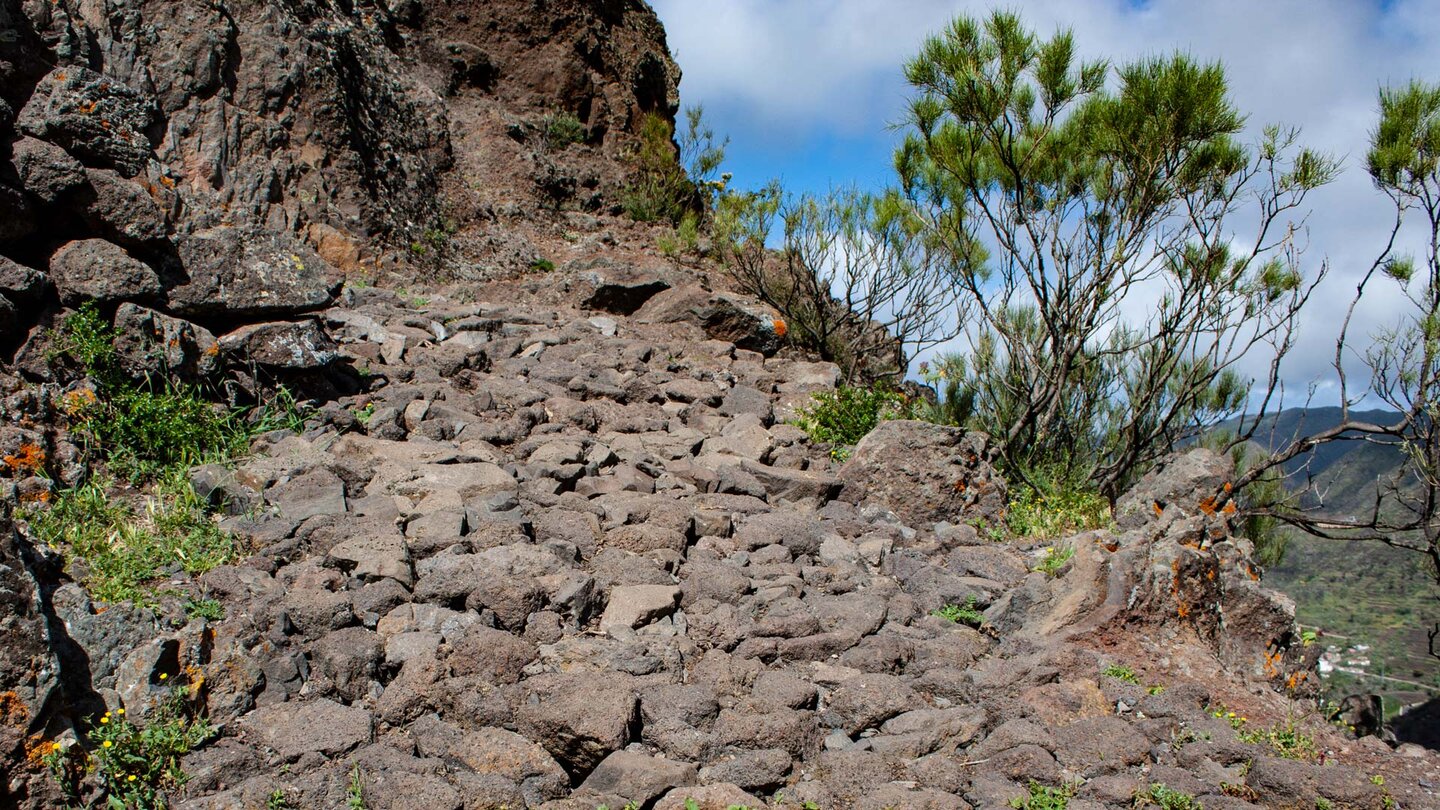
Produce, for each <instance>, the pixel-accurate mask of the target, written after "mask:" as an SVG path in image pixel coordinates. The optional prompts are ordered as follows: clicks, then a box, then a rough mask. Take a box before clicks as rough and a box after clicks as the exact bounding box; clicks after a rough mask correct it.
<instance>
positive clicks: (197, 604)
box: [185, 598, 225, 622]
mask: <svg viewBox="0 0 1440 810" xmlns="http://www.w3.org/2000/svg"><path fill="white" fill-rule="evenodd" d="M185 615H186V616H187V617H189V618H191V619H205V620H207V621H212V622H218V621H220V620H221V619H223V618H225V605H223V604H221V602H220V600H218V599H194V598H191V599H187V600H185Z"/></svg>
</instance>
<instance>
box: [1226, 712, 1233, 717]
mask: <svg viewBox="0 0 1440 810" xmlns="http://www.w3.org/2000/svg"><path fill="white" fill-rule="evenodd" d="M1225 716H1226V717H1234V716H1235V713H1234V712H1226V713H1225Z"/></svg>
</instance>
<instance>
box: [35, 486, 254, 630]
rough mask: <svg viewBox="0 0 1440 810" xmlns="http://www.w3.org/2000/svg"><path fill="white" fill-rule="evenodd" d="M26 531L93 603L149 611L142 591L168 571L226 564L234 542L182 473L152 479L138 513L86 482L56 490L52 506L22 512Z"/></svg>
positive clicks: (149, 596) (150, 595) (148, 595)
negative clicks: (57, 557) (130, 604)
mask: <svg viewBox="0 0 1440 810" xmlns="http://www.w3.org/2000/svg"><path fill="white" fill-rule="evenodd" d="M27 518H28V520H29V524H30V532H31V533H32V534H33V535H34V536H35V537H36V539H38V540H40V541H41V542H43V543H45V544H46V545H47V546H49V547H50V548H52V549H54V550H56V551H58V552H60V553H61V554H62V555H63V556H64V558H65V561H66V565H67V567H69V568H71V569H72V570H75V571H77V572H83V573H82V574H81V576H80V577H79V578H80V581H81V583H82V584H83V585H84V586H85V589H86V590H87V591H88V592H89V593H90V595H91V596H92V597H94V598H95V599H96V600H97V601H101V602H109V603H116V602H123V601H126V600H131V601H134V602H135V603H136V604H137V605H142V606H153V605H155V604H156V601H157V595H156V592H155V590H154V588H152V587H151V586H150V583H151V582H153V581H154V580H156V579H158V578H160V577H162V576H164V575H165V574H166V573H167V572H168V571H170V570H172V569H173V568H175V567H178V568H181V569H184V570H185V571H187V572H189V573H191V574H195V575H198V574H203V573H205V572H206V571H209V570H210V569H212V568H214V567H216V566H218V565H223V564H225V563H228V562H231V561H233V560H234V559H235V558H236V556H237V553H238V549H237V548H236V544H235V540H234V538H233V537H231V536H230V535H229V534H227V533H226V532H224V531H222V530H221V529H220V527H219V526H218V525H217V524H216V523H215V522H214V521H213V520H211V519H210V518H209V516H208V515H207V514H206V504H205V503H204V501H203V500H202V499H201V498H200V496H199V495H197V494H196V493H195V490H194V488H193V487H192V486H191V485H190V482H189V480H188V479H187V478H186V477H185V473H184V471H183V470H176V471H173V472H171V473H169V474H168V475H167V476H166V477H165V478H163V479H161V480H160V481H159V482H157V484H156V486H155V490H154V494H153V495H151V496H150V497H148V498H146V500H145V504H144V507H143V509H136V508H135V507H134V506H132V505H131V504H130V503H127V502H125V501H123V500H121V499H119V498H112V497H111V495H110V482H108V481H105V480H103V479H99V480H92V481H90V482H88V483H86V484H84V485H83V486H79V487H75V488H73V489H65V490H60V491H59V493H58V494H57V495H56V497H55V499H54V502H53V503H51V504H50V505H49V506H48V508H47V507H43V506H42V507H38V508H34V509H32V510H30V511H29V512H28V513H27Z"/></svg>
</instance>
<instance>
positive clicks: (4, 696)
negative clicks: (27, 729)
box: [0, 690, 30, 728]
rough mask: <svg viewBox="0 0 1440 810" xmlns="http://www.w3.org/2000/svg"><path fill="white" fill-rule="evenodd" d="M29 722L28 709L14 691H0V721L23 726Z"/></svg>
mask: <svg viewBox="0 0 1440 810" xmlns="http://www.w3.org/2000/svg"><path fill="white" fill-rule="evenodd" d="M28 722H30V710H29V709H27V708H25V702H24V701H22V700H20V696H19V695H17V694H15V692H14V691H13V690H12V691H8V692H0V723H3V724H5V725H7V726H18V727H22V728H23V727H24V726H25V725H26V724H27V723H28Z"/></svg>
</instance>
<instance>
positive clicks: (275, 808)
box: [265, 788, 297, 810]
mask: <svg viewBox="0 0 1440 810" xmlns="http://www.w3.org/2000/svg"><path fill="white" fill-rule="evenodd" d="M265 810H297V808H296V807H295V805H293V804H291V803H290V797H289V796H287V795H285V791H284V790H283V789H281V788H276V789H275V790H274V791H273V792H271V794H270V795H269V796H267V797H265Z"/></svg>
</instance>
